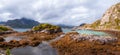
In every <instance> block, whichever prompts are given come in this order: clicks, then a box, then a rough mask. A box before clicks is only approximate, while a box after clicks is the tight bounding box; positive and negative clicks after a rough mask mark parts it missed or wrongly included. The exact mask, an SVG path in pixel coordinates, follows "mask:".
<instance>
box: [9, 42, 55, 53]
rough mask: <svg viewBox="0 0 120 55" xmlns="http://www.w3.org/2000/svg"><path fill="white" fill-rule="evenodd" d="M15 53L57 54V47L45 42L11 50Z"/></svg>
mask: <svg viewBox="0 0 120 55" xmlns="http://www.w3.org/2000/svg"><path fill="white" fill-rule="evenodd" d="M11 53H12V54H13V55H57V52H56V50H55V49H53V48H52V47H51V46H50V45H49V44H48V43H47V42H43V43H42V44H40V45H39V46H37V47H31V46H26V47H20V48H14V49H12V50H11Z"/></svg>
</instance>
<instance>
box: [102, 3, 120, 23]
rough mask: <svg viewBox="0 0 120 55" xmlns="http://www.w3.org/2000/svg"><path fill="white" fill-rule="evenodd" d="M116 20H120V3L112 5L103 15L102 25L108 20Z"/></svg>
mask: <svg viewBox="0 0 120 55" xmlns="http://www.w3.org/2000/svg"><path fill="white" fill-rule="evenodd" d="M115 20H120V3H117V4H115V5H113V6H111V7H110V8H109V9H108V10H107V11H106V12H105V14H104V15H103V17H102V19H101V23H100V25H104V24H105V23H108V22H114V24H115V23H116V22H115Z"/></svg>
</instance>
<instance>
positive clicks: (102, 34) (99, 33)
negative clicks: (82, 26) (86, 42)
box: [76, 30, 109, 36]
mask: <svg viewBox="0 0 120 55" xmlns="http://www.w3.org/2000/svg"><path fill="white" fill-rule="evenodd" d="M76 32H78V33H80V34H87V35H98V36H108V35H109V34H107V33H105V32H100V31H93V30H76Z"/></svg>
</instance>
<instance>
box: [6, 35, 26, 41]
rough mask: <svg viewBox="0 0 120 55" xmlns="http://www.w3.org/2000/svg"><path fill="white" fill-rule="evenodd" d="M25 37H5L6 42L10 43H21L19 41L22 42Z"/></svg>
mask: <svg viewBox="0 0 120 55" xmlns="http://www.w3.org/2000/svg"><path fill="white" fill-rule="evenodd" d="M24 38H25V37H24V36H19V37H18V36H9V37H5V38H4V39H5V42H9V41H11V40H17V41H19V40H22V39H24Z"/></svg>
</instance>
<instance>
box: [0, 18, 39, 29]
mask: <svg viewBox="0 0 120 55" xmlns="http://www.w3.org/2000/svg"><path fill="white" fill-rule="evenodd" d="M0 24H3V25H7V26H10V27H12V28H32V27H33V26H36V25H38V24H40V23H39V22H37V21H34V20H31V19H27V18H21V19H15V20H8V21H7V22H0Z"/></svg>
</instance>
